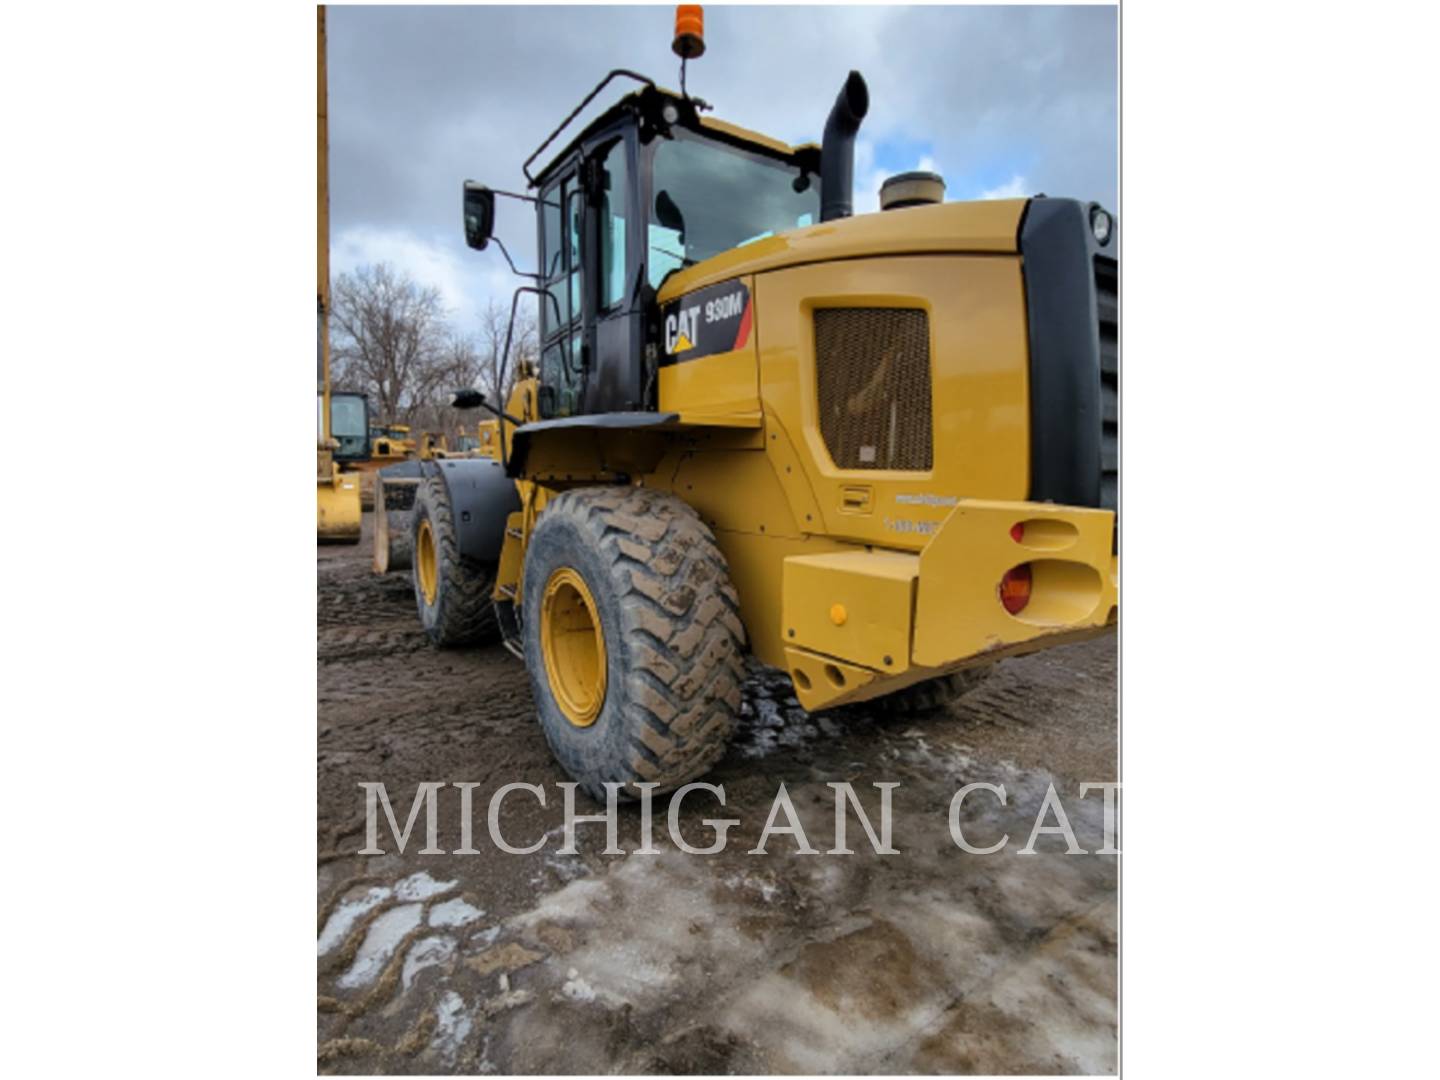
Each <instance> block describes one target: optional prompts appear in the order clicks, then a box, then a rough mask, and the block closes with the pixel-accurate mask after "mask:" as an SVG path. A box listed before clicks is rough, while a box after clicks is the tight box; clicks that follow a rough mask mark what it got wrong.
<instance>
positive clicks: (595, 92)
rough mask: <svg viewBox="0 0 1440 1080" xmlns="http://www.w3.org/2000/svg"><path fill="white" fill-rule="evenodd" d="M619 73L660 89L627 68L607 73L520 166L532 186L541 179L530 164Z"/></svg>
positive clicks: (651, 81)
mask: <svg viewBox="0 0 1440 1080" xmlns="http://www.w3.org/2000/svg"><path fill="white" fill-rule="evenodd" d="M618 75H623V76H624V77H625V78H627V79H634V80H635V81H636V82H639V83H644V84H645V85H646V86H648V87H650V89H651V90H655V89H658V87H656V85H655V80H654V79H650V78H647V77H646V76H644V75H639V74H637V73H636V72H633V71H630V70H628V69H626V68H616V69H615V70H614V71H612V72H610V74H609V75H606V76H605V78H603V79H601V80H600V83H599V85H598V86H596V87H595V89H594V90H591V91H590V93H588V94H586V95H585V100H584V101H582V102H580V104H579V105H576V106H575V108H574V110H573V111H572V112H571V113H570V115H569V116H567V117H565V119H564V120H562V121H561V122H560V126H559V127H557V128H556V129H555V130H554V131H552V132H551V133H550V135H549V137H548V138H546V140H545V141H544V142H543V143H541V144H540V146H539V148H538V149H536V151H535V152H534V153H533V154H531V155H530V156H529V157H528V158H526V159H525V163H524V164H523V165H521V166H520V171H521V172H523V173H524V174H525V179H526V180H528V181H529V182H530V186H531V187H535V186H536V184H537V183H538V182H539V181H537V180H536V178H535V177H533V176H531V175H530V164H531V163H532V162H533V161H534V160H535V159H536V158H538V157H539V156H540V155H541V154H543V153H544V152H545V148H546V147H547V146H549V145H550V144H551V143H552V142H554V141H555V138H556V136H558V135H559V134H560V133H561V132H562V131H564V130H565V129H566V128H567V127H569V126H570V121H572V120H574V119H575V117H577V116H579V115H580V114H581V113H582V112H584V111H585V106H587V105H589V104H590V102H592V101H594V100H595V98H596V97H597V96H598V95H599V93H600V91H601V90H604V89H605V87H607V86H608V85H610V80H611V79H613V78H615V77H616V76H618Z"/></svg>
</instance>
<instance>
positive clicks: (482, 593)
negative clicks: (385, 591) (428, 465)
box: [410, 476, 500, 648]
mask: <svg viewBox="0 0 1440 1080" xmlns="http://www.w3.org/2000/svg"><path fill="white" fill-rule="evenodd" d="M410 530H411V532H410V540H411V545H410V547H411V552H412V554H411V570H410V578H411V581H412V582H413V583H414V585H415V603H416V605H417V606H418V607H419V609H420V625H421V626H422V627H424V629H425V634H426V636H427V637H429V638H430V641H431V642H432V643H433V644H435V645H437V646H440V647H441V648H448V647H450V646H454V645H475V644H480V643H484V642H488V641H494V640H495V639H496V638H498V637H499V633H500V631H499V624H498V623H497V622H496V617H495V602H494V601H493V600H492V599H491V597H490V594H491V592H492V591H493V590H494V588H495V567H494V566H493V565H490V566H482V565H480V564H478V563H474V562H471V561H470V560H468V559H465V558H463V557H462V556H461V555H460V544H459V541H458V539H457V537H456V534H455V518H454V514H453V512H452V511H451V508H450V498H449V494H448V492H447V491H446V489H445V481H444V480H442V479H441V478H440V477H438V476H428V477H426V478H425V479H424V480H423V481H421V483H420V489H419V491H417V492H416V495H415V512H414V516H413V517H412V519H411V522H410Z"/></svg>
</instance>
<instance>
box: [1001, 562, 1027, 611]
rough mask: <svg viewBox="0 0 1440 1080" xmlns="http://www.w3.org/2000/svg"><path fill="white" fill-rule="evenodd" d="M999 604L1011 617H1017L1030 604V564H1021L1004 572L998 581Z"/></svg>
mask: <svg viewBox="0 0 1440 1080" xmlns="http://www.w3.org/2000/svg"><path fill="white" fill-rule="evenodd" d="M1000 603H1002V604H1004V605H1005V610H1006V611H1008V612H1009V613H1010V614H1011V615H1019V614H1020V612H1022V611H1024V610H1025V605H1026V604H1028V603H1030V564H1029V563H1022V564H1021V565H1020V566H1016V567H1013V568H1012V569H1010V570H1007V571H1005V576H1004V577H1002V578H1001V579H1000Z"/></svg>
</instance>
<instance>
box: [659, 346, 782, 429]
mask: <svg viewBox="0 0 1440 1080" xmlns="http://www.w3.org/2000/svg"><path fill="white" fill-rule="evenodd" d="M660 411H661V412H676V413H679V414H680V422H681V423H683V424H721V425H723V426H726V427H759V426H760V376H759V360H758V358H757V356H756V352H755V338H754V335H751V338H750V343H749V344H748V345H747V346H746V347H745V348H743V349H736V350H734V351H733V352H724V353H716V354H714V355H713V356H704V357H701V358H700V359H699V360H685V361H682V362H680V363H678V364H667V365H666V366H665V367H662V368H661V369H660Z"/></svg>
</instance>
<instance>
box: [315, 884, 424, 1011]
mask: <svg viewBox="0 0 1440 1080" xmlns="http://www.w3.org/2000/svg"><path fill="white" fill-rule="evenodd" d="M422 911H423V908H422V906H421V905H420V904H404V905H402V906H401V907H397V908H391V909H390V910H389V911H387V912H385V913H384V914H382V915H381V916H380V917H379V918H377V919H376V920H375V921H374V922H372V923H371V924H370V929H369V930H367V931H366V933H365V940H364V942H362V943H361V945H360V951H359V952H357V953H356V954H355V962H354V963H353V964H351V965H350V970H349V971H347V972H345V974H344V975H341V976H340V978H339V979H337V980H336V985H337V986H339V987H341V988H342V989H345V990H353V989H355V988H356V987H357V986H364V985H366V984H367V983H371V982H374V981H375V979H376V977H377V976H379V974H380V973H381V972H382V971H384V970H385V965H386V964H388V963H389V962H390V957H391V956H393V955H394V953H395V949H396V948H397V947H398V946H399V944H400V942H401V941H402V940H404V938H405V935H406V934H408V933H410V931H411V930H414V929H415V928H416V927H417V926H419V925H420V916H421V913H422Z"/></svg>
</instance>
